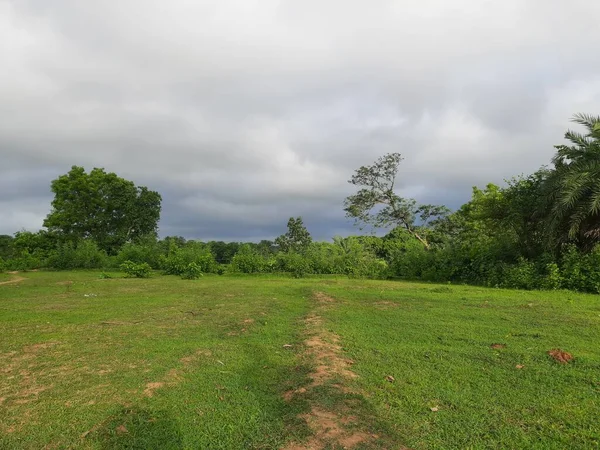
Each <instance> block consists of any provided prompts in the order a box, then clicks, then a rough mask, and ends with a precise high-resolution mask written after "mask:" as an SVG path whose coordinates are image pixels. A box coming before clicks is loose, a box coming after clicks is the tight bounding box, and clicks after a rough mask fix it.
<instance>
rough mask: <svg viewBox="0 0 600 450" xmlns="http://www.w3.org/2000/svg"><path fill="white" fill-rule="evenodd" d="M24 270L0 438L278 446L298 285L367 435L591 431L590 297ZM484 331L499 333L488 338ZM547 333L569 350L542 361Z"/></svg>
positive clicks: (302, 308)
mask: <svg viewBox="0 0 600 450" xmlns="http://www.w3.org/2000/svg"><path fill="white" fill-rule="evenodd" d="M25 276H26V277H27V278H28V280H26V281H24V282H22V283H20V284H17V285H6V286H0V329H2V331H3V332H2V334H1V335H0V370H2V371H3V373H2V375H6V376H3V377H0V399H2V398H4V400H2V401H0V418H2V420H0V447H2V448H4V447H7V448H41V447H43V446H44V445H46V444H53V445H55V446H56V447H58V448H65V447H69V446H71V447H77V448H126V447H129V448H135V447H136V446H137V448H211V449H216V448H230V449H237V448H278V447H280V446H282V445H283V444H284V443H285V442H286V441H289V440H291V439H298V438H301V437H302V436H303V435H305V434H306V433H307V431H306V427H304V426H303V424H302V422H301V421H299V420H298V419H296V416H297V414H298V413H300V412H302V411H305V410H306V408H307V405H306V404H304V403H303V402H302V401H293V402H291V403H286V402H284V401H283V400H282V397H281V395H282V393H283V392H284V391H286V390H288V389H289V388H290V387H297V386H300V385H302V384H303V383H305V382H306V374H307V373H308V371H309V368H308V367H306V366H305V365H304V364H303V363H304V362H305V358H303V357H302V355H300V354H298V353H297V352H296V351H295V350H296V349H297V348H300V347H301V346H299V345H297V344H299V343H300V342H301V341H302V339H303V336H302V332H303V326H302V318H303V317H304V316H305V315H306V314H308V312H309V311H310V310H311V309H312V308H313V306H314V305H313V302H312V301H311V299H310V297H311V293H312V292H313V291H323V292H326V293H328V294H329V295H331V296H333V297H334V298H335V299H337V300H338V301H337V302H336V303H335V305H334V306H333V307H331V308H328V309H327V310H326V311H323V315H324V318H325V320H326V325H327V327H328V328H329V329H331V330H332V331H333V332H335V333H337V334H338V335H339V336H340V337H341V341H342V344H343V346H344V348H345V350H346V351H347V354H348V356H349V357H351V358H352V359H353V360H354V361H355V364H354V366H353V370H354V371H355V372H356V373H358V374H359V375H360V378H358V379H357V380H356V381H352V382H351V383H352V384H353V388H354V389H358V390H360V391H362V392H363V393H364V394H363V396H362V397H363V398H362V399H360V400H361V401H360V402H358V403H356V402H355V403H354V404H356V405H359V406H358V408H359V409H360V411H357V414H358V415H361V414H364V415H365V417H367V416H368V417H369V418H370V420H372V422H373V424H374V425H373V426H374V427H375V428H376V431H378V432H379V433H380V434H387V435H388V436H389V437H390V439H392V440H395V441H396V442H401V443H403V444H405V445H407V446H408V447H411V448H415V449H419V448H500V447H501V448H534V447H539V448H567V447H568V448H593V447H594V446H598V445H599V442H600V437H599V435H600V431H599V429H598V426H597V424H596V420H595V419H597V417H600V405H599V396H600V371H599V370H598V369H600V348H599V347H598V342H600V331H599V330H600V299H599V298H598V297H597V296H585V295H577V294H571V293H564V292H559V293H548V292H543V293H541V292H533V293H532V292H516V291H499V290H489V289H479V288H469V287H454V286H452V287H444V286H434V285H419V284H408V283H398V282H376V281H356V280H345V279H324V280H323V279H308V280H300V281H298V280H292V279H285V278H273V277H262V278H250V277H246V278H245V277H240V278H233V277H205V278H203V279H201V280H199V281H183V280H178V279H176V278H172V277H157V278H154V279H150V280H124V279H111V280H100V279H98V274H97V273H94V272H90V273H85V272H79V273H77V272H76V273H73V272H69V273H45V272H39V273H28V274H25ZM62 281H73V284H72V285H70V284H57V282H62ZM86 294H88V295H89V294H95V296H93V297H90V296H88V297H86V296H85V295H86ZM103 322H108V323H103ZM495 342H498V343H504V344H506V345H507V347H506V348H505V349H500V350H493V349H491V348H490V344H491V343H495ZM288 343H291V344H295V347H294V350H286V349H284V348H283V347H282V346H283V344H288ZM36 344H42V345H36ZM555 347H560V348H562V349H564V350H567V351H569V352H571V353H573V355H574V356H575V357H576V360H575V362H573V363H571V364H569V365H559V364H557V363H555V362H553V361H552V360H550V358H549V357H548V356H547V355H546V351H548V350H550V349H551V348H555ZM516 365H524V368H522V369H516V367H515V366H516ZM387 375H392V376H393V377H394V378H395V382H393V383H390V382H388V381H385V379H384V378H385V376H387ZM149 383H157V384H149ZM158 383H163V384H162V385H159V384H158ZM144 391H146V393H144ZM150 394H151V395H152V396H149V395H150ZM324 394H326V392H324ZM319 400H320V401H322V402H335V399H332V398H329V397H327V395H323V397H322V398H321V399H319ZM355 400H356V399H355ZM434 406H437V407H438V408H439V411H437V412H432V411H431V409H430V408H431V407H434ZM121 426H122V427H121ZM124 430H126V432H124ZM388 448H389V446H388Z"/></svg>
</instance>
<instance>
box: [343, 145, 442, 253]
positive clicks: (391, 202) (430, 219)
mask: <svg viewBox="0 0 600 450" xmlns="http://www.w3.org/2000/svg"><path fill="white" fill-rule="evenodd" d="M402 159H403V158H402V155H400V153H388V154H386V155H384V156H382V157H380V158H379V159H378V160H377V161H375V163H373V164H372V165H370V166H362V167H360V168H359V169H357V170H356V171H355V172H354V175H353V176H352V178H351V179H350V180H349V183H350V184H353V185H354V186H357V187H358V188H359V190H358V192H357V193H356V194H354V195H351V196H349V197H347V198H346V200H345V202H344V210H345V211H346V216H347V217H350V218H353V219H355V221H356V222H358V223H364V224H371V225H373V226H375V227H377V228H389V227H401V228H402V229H403V230H405V231H406V232H408V233H409V234H410V235H412V236H413V237H414V238H416V239H417V240H418V241H419V242H421V244H422V245H423V246H424V247H425V248H426V249H429V248H430V247H431V244H430V242H429V240H428V238H427V230H426V228H427V226H428V225H435V224H436V223H439V222H440V221H442V220H444V219H445V217H446V216H447V215H448V213H449V210H448V208H446V207H445V206H438V205H425V204H424V205H419V204H417V202H416V201H415V200H414V199H411V198H404V197H401V196H399V195H398V194H397V193H396V192H395V183H396V177H397V175H398V168H399V166H400V163H401V162H402Z"/></svg>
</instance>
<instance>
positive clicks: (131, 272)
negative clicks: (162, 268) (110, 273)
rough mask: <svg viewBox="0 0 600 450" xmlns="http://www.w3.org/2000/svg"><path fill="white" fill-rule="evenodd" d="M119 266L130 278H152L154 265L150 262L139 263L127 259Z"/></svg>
mask: <svg viewBox="0 0 600 450" xmlns="http://www.w3.org/2000/svg"><path fill="white" fill-rule="evenodd" d="M119 267H120V269H121V270H122V271H123V272H125V275H126V276H127V277H128V278H129V277H133V278H150V275H151V274H152V267H150V264H148V263H141V264H137V263H134V262H133V261H125V262H124V263H122V264H121V265H120V266H119Z"/></svg>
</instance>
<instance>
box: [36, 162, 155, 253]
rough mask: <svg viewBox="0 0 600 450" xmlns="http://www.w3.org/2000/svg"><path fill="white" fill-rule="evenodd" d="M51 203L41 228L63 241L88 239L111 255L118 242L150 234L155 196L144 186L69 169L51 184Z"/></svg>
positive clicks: (109, 175) (101, 172)
mask: <svg viewBox="0 0 600 450" xmlns="http://www.w3.org/2000/svg"><path fill="white" fill-rule="evenodd" d="M51 187H52V192H53V193H54V200H53V201H52V211H51V212H50V214H48V216H47V217H46V220H45V221H44V226H45V227H47V228H48V230H49V231H51V232H56V233H57V234H58V235H59V236H60V237H61V238H63V239H66V240H78V239H84V238H91V239H93V240H94V241H95V242H96V243H97V244H98V246H99V247H100V248H101V249H104V250H106V251H107V252H109V253H113V254H114V253H116V252H117V251H118V250H119V249H120V248H121V246H122V245H123V244H125V243H126V242H128V241H135V240H137V239H139V238H141V237H143V236H148V235H155V234H156V232H157V228H158V220H159V219H160V209H161V196H160V194H159V193H158V192H155V191H151V190H149V189H148V188H147V187H144V186H136V185H135V184H134V183H133V182H131V181H128V180H125V179H123V178H121V177H118V176H117V175H116V174H114V173H107V172H105V171H104V169H98V168H95V169H93V170H92V171H91V172H90V173H86V171H85V169H84V168H83V167H78V166H73V167H72V168H71V170H70V171H69V173H67V174H66V175H61V176H60V177H58V178H57V179H56V180H54V181H52V184H51Z"/></svg>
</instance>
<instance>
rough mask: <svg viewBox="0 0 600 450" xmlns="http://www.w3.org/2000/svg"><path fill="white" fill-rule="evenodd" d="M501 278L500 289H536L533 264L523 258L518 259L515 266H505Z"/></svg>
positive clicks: (535, 274)
mask: <svg viewBox="0 0 600 450" xmlns="http://www.w3.org/2000/svg"><path fill="white" fill-rule="evenodd" d="M502 278H503V280H502V283H501V285H502V287H506V288H514V289H535V288H537V287H538V283H537V280H538V276H537V273H536V270H535V264H534V263H532V262H531V261H527V260H526V259H524V258H519V261H518V262H517V264H515V265H512V266H507V267H506V268H505V270H504V273H503V277H502Z"/></svg>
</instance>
